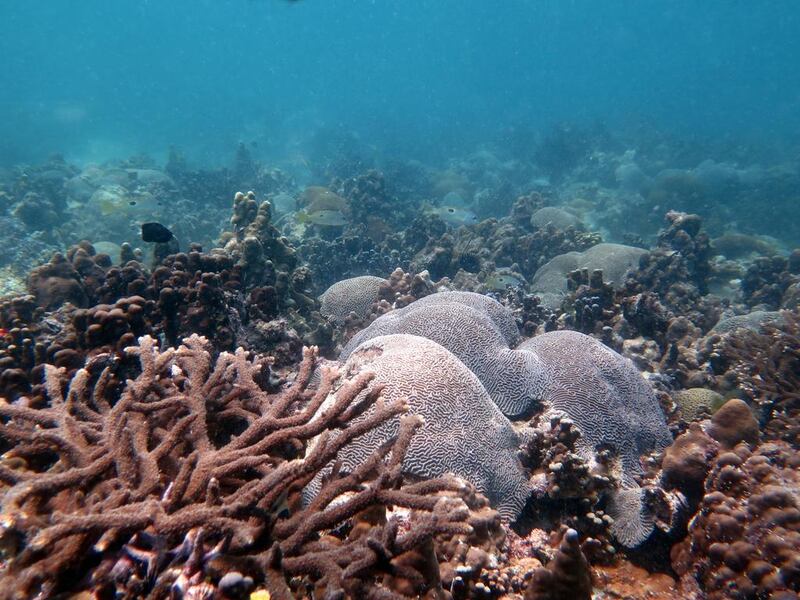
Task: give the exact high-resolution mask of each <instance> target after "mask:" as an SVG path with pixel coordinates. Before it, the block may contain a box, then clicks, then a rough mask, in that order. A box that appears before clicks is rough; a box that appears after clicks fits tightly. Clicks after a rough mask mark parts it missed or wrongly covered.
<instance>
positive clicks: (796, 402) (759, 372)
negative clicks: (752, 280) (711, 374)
mask: <svg viewBox="0 0 800 600" xmlns="http://www.w3.org/2000/svg"><path fill="white" fill-rule="evenodd" d="M781 315H782V317H783V318H782V319H781V320H780V321H775V322H771V323H766V324H764V325H763V327H762V329H761V331H754V330H751V329H744V328H740V329H737V330H736V331H734V332H732V333H729V334H726V335H717V336H710V338H709V340H708V342H707V344H708V346H709V350H708V351H707V352H706V355H707V357H708V361H709V362H710V363H711V365H712V367H713V368H714V371H715V372H716V373H717V374H718V375H719V377H718V381H719V382H720V387H721V388H723V389H725V388H736V389H738V390H740V391H741V392H743V393H744V394H745V396H746V397H747V399H748V400H750V401H751V402H752V403H754V404H755V405H756V406H757V407H758V408H759V409H760V412H761V416H762V419H763V420H764V421H765V423H766V427H765V428H764V432H765V434H766V436H767V437H770V438H773V439H778V438H779V439H784V440H786V441H788V442H790V443H794V444H795V445H796V444H797V440H798V439H800V428H799V426H798V421H800V316H798V314H797V313H796V312H790V311H783V312H782V313H781Z"/></svg>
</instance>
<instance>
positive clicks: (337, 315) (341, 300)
mask: <svg viewBox="0 0 800 600" xmlns="http://www.w3.org/2000/svg"><path fill="white" fill-rule="evenodd" d="M385 283H386V280H385V279H382V278H381V277H373V276H372V275H363V276H361V277H351V278H350V279H344V280H342V281H337V282H336V283H334V284H333V285H332V286H331V287H329V288H328V289H327V290H325V291H324V292H323V293H322V295H321V296H320V301H321V303H322V306H321V307H320V313H322V315H323V316H325V317H329V318H331V319H333V321H334V323H336V324H337V325H343V324H344V322H345V319H346V318H347V316H348V315H349V314H350V313H351V312H352V313H355V314H356V316H358V317H359V318H362V319H364V318H366V317H367V316H368V315H369V310H370V308H371V307H372V304H373V303H374V302H376V301H377V300H378V298H379V292H380V289H381V286H382V285H384V284H385Z"/></svg>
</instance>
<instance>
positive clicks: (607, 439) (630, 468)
mask: <svg viewBox="0 0 800 600" xmlns="http://www.w3.org/2000/svg"><path fill="white" fill-rule="evenodd" d="M517 351H518V352H529V353H532V354H534V355H535V356H536V357H537V358H538V359H539V361H540V363H541V365H542V368H543V369H544V370H545V371H546V372H547V373H548V377H547V378H546V379H543V380H542V383H543V388H542V389H541V390H540V391H539V394H538V397H539V398H541V401H542V402H543V403H544V407H545V414H547V415H550V414H552V415H553V416H565V417H567V418H569V419H570V420H571V421H573V422H574V423H575V424H576V425H577V427H578V429H579V430H580V432H581V435H582V438H583V441H582V444H583V445H584V446H585V448H586V451H587V452H589V453H593V452H594V449H595V448H598V447H601V446H609V447H611V448H613V449H614V450H615V451H616V452H617V453H618V455H619V459H620V472H619V476H620V479H621V480H622V481H623V482H625V483H633V481H634V477H635V475H637V474H639V473H641V472H642V468H641V465H640V463H639V459H640V457H641V456H642V455H644V454H647V453H649V452H651V451H653V450H658V449H661V448H664V447H665V446H667V445H668V444H669V443H670V442H671V441H672V438H671V436H670V435H669V431H668V429H667V426H666V422H665V420H664V414H663V412H662V411H661V407H660V406H659V403H658V400H657V399H656V397H655V395H654V394H653V390H652V388H651V387H650V386H649V385H648V383H647V382H646V381H645V380H644V379H643V378H642V376H641V375H640V374H639V371H637V370H636V368H635V367H634V366H633V363H631V362H630V361H629V360H627V359H625V358H623V357H622V356H620V355H619V354H617V353H616V352H614V351H613V350H611V349H609V348H607V347H606V346H605V345H603V344H602V343H601V342H599V341H598V340H596V339H594V338H592V337H590V336H587V335H584V334H582V333H578V332H577V331H552V332H550V333H545V334H542V335H539V336H536V337H534V338H531V339H529V340H526V341H524V342H523V343H522V344H520V346H519V347H518V349H517Z"/></svg>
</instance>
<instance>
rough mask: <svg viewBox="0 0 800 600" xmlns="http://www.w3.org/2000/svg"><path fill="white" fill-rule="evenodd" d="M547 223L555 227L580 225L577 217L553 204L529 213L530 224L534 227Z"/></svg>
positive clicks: (563, 227) (564, 227)
mask: <svg viewBox="0 0 800 600" xmlns="http://www.w3.org/2000/svg"><path fill="white" fill-rule="evenodd" d="M548 223H550V224H552V225H553V227H556V228H557V229H566V228H567V227H581V226H582V223H581V220H580V219H579V218H578V217H576V216H575V215H573V214H572V213H570V212H567V211H565V210H564V209H562V208H556V207H555V206H545V207H544V208H540V209H539V210H537V211H536V212H535V213H533V214H532V215H531V225H533V226H534V227H546V226H547V224H548Z"/></svg>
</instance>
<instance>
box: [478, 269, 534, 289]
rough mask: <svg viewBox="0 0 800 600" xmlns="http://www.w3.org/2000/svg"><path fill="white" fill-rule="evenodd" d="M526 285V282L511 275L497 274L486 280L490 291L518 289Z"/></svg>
mask: <svg viewBox="0 0 800 600" xmlns="http://www.w3.org/2000/svg"><path fill="white" fill-rule="evenodd" d="M523 285H525V282H524V281H523V280H522V279H520V278H519V277H517V276H516V275H511V274H510V273H495V274H494V275H492V276H491V277H489V279H487V280H486V287H488V288H489V289H490V290H505V289H506V288H508V287H512V288H517V287H522V286H523Z"/></svg>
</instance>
